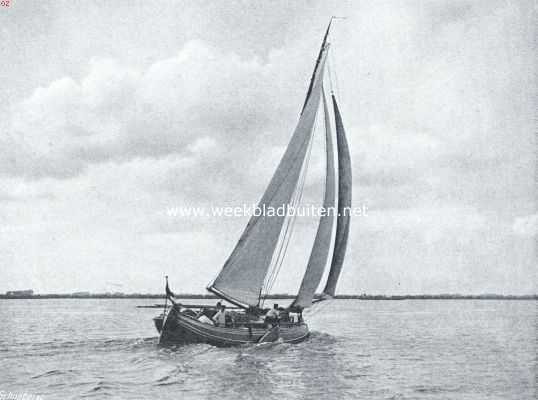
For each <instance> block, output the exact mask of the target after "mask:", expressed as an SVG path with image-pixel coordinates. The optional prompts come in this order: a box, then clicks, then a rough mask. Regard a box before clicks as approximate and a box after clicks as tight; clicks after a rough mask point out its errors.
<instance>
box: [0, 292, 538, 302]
mask: <svg viewBox="0 0 538 400" xmlns="http://www.w3.org/2000/svg"><path fill="white" fill-rule="evenodd" d="M164 297H165V296H164V294H138V293H135V294H34V295H22V296H18V295H6V294H0V299H5V300H12V299H34V300H39V299H164ZM176 297H177V298H179V299H197V300H204V299H217V296H215V295H212V294H180V295H177V296H176ZM316 297H317V296H316ZM266 298H267V299H294V298H295V296H294V295H290V294H273V295H269V296H267V297H266ZM335 299H354V300H538V294H529V295H500V294H478V295H460V294H418V295H368V294H367V295H347V294H342V295H337V296H335Z"/></svg>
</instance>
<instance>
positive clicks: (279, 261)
mask: <svg viewBox="0 0 538 400" xmlns="http://www.w3.org/2000/svg"><path fill="white" fill-rule="evenodd" d="M296 204H297V191H295V192H294V195H293V198H292V201H291V205H292V206H293V207H295V206H296ZM293 221H294V219H293V218H288V219H286V222H285V223H286V227H285V230H284V231H283V232H284V233H283V234H282V235H280V237H279V242H278V246H276V247H278V252H276V254H277V257H276V258H275V259H274V260H275V261H274V262H272V267H271V272H270V274H269V275H268V277H267V279H266V280H265V283H264V287H263V289H264V299H263V302H265V297H266V296H267V294H268V293H269V292H270V291H271V288H272V286H273V284H274V280H275V279H276V275H277V274H278V271H279V270H280V268H279V266H281V265H282V260H283V256H282V257H281V255H282V250H283V249H284V245H285V243H286V242H287V241H288V240H289V237H290V236H291V232H290V229H291V230H293V226H292V223H293ZM288 232H290V234H288ZM263 302H262V304H263Z"/></svg>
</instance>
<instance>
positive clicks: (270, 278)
mask: <svg viewBox="0 0 538 400" xmlns="http://www.w3.org/2000/svg"><path fill="white" fill-rule="evenodd" d="M318 110H319V109H318ZM318 110H316V115H315V117H314V118H315V119H314V126H313V129H312V134H311V135H309V144H308V148H307V155H305V161H303V165H302V166H301V172H300V174H299V184H298V186H297V187H301V188H302V187H304V180H305V178H306V170H307V165H308V162H309V161H306V159H307V157H308V160H309V157H310V153H311V149H312V143H313V137H314V134H315V132H316V129H317V125H318V121H319V118H318V115H319V114H318ZM305 165H306V167H305ZM297 187H296V190H295V191H294V193H293V195H292V199H291V202H290V203H291V206H293V207H294V208H296V207H297V204H298V203H299V202H300V198H299V195H298V190H297ZM301 190H302V189H301ZM294 222H295V218H288V219H286V221H285V224H286V226H285V228H284V231H283V232H284V234H283V235H280V236H279V240H278V243H277V246H275V253H273V254H277V257H276V258H274V257H273V260H272V261H271V264H272V265H271V267H270V273H269V274H268V275H267V277H266V279H265V282H264V285H263V286H262V293H265V296H266V295H267V294H268V293H269V292H270V290H271V289H270V288H272V286H273V285H274V281H275V279H276V275H278V271H279V270H280V267H281V266H282V261H283V259H284V256H285V251H284V254H283V253H282V250H283V249H284V246H285V247H286V249H287V244H286V245H285V243H289V238H290V236H291V232H292V231H293V225H294ZM290 229H291V231H290ZM288 232H289V236H288ZM276 249H278V251H276ZM261 297H263V296H261ZM264 300H265V299H264Z"/></svg>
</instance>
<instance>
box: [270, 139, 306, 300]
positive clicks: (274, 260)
mask: <svg viewBox="0 0 538 400" xmlns="http://www.w3.org/2000/svg"><path fill="white" fill-rule="evenodd" d="M311 137H312V135H310V138H311ZM303 166H304V163H303ZM303 166H301V172H300V174H299V182H300V181H301V177H302V175H303V172H304V171H303ZM296 203H297V190H295V191H294V193H293V194H292V198H291V199H290V205H291V206H293V207H295V206H296ZM290 223H291V219H290V218H287V219H285V221H284V224H285V225H284V227H283V228H282V229H281V234H280V235H279V238H278V242H277V244H276V246H275V251H274V252H273V257H272V260H271V265H270V267H269V271H268V274H267V276H266V279H265V280H264V284H263V286H262V290H261V293H264V292H266V294H267V288H268V285H269V284H270V282H271V281H272V279H273V277H274V274H275V270H276V266H277V265H278V262H279V258H280V255H281V253H282V248H283V245H284V243H285V240H286V237H287V233H288V231H289V229H290ZM282 232H283V234H282ZM274 254H277V257H276V258H275V257H274ZM260 297H262V296H260Z"/></svg>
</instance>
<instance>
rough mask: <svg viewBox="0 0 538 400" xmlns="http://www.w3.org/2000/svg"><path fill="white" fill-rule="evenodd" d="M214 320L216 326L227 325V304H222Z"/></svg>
mask: <svg viewBox="0 0 538 400" xmlns="http://www.w3.org/2000/svg"><path fill="white" fill-rule="evenodd" d="M213 321H214V322H215V325H216V326H226V306H225V305H224V304H221V306H220V310H219V311H217V313H216V314H215V315H213Z"/></svg>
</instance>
